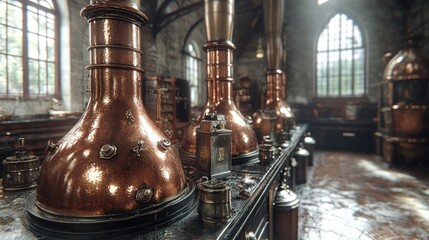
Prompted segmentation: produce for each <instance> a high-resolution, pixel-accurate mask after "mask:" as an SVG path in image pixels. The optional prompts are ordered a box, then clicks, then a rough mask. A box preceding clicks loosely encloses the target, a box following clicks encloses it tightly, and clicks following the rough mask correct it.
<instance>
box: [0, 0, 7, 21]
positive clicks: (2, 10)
mask: <svg viewBox="0 0 429 240" xmlns="http://www.w3.org/2000/svg"><path fill="white" fill-rule="evenodd" d="M6 6H7V4H6V2H4V1H0V24H4V25H6Z"/></svg>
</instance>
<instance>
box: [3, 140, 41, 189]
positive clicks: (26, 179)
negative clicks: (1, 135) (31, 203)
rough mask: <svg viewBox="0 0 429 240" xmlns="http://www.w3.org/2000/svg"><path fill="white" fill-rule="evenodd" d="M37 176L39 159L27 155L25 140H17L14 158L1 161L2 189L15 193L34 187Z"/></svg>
mask: <svg viewBox="0 0 429 240" xmlns="http://www.w3.org/2000/svg"><path fill="white" fill-rule="evenodd" d="M38 175H39V157H37V156H34V155H29V154H27V151H26V150H25V139H24V138H19V139H18V142H17V149H16V151H15V156H11V157H8V158H6V160H4V161H3V183H2V184H3V189H4V190H5V191H16V190H22V189H27V188H32V187H35V186H36V185H37V184H36V179H37V176H38Z"/></svg>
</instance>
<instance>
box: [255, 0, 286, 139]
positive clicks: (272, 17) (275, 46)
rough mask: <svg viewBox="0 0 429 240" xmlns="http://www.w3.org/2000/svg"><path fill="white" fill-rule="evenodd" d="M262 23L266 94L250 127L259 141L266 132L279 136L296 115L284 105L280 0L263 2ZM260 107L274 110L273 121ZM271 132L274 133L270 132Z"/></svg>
mask: <svg viewBox="0 0 429 240" xmlns="http://www.w3.org/2000/svg"><path fill="white" fill-rule="evenodd" d="M263 6H264V25H265V38H266V49H267V67H268V70H267V72H266V86H267V87H266V93H265V96H266V97H265V98H264V101H263V103H262V107H261V109H260V110H258V111H257V112H256V113H255V114H254V115H253V127H254V129H255V131H256V132H258V133H259V134H258V135H259V136H258V140H259V142H261V141H262V137H263V136H265V135H270V136H271V135H278V134H280V133H281V132H282V131H290V130H291V129H292V128H293V127H294V126H295V116H294V114H293V112H292V109H291V108H290V107H289V105H288V104H287V102H286V100H285V99H283V97H285V92H286V89H284V88H286V77H285V76H284V74H283V72H282V70H280V66H281V54H282V52H283V44H282V37H281V32H282V27H283V12H284V1H283V0H267V1H264V5H263ZM263 110H270V111H274V112H275V114H276V118H277V119H276V120H275V123H274V126H272V125H273V123H272V121H271V120H269V119H267V118H265V117H264V116H263V113H262V111H263ZM272 131H274V133H273V132H272Z"/></svg>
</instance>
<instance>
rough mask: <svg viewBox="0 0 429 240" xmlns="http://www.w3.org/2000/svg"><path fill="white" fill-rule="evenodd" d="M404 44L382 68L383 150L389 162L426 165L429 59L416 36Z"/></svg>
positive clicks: (428, 120) (428, 149)
mask: <svg viewBox="0 0 429 240" xmlns="http://www.w3.org/2000/svg"><path fill="white" fill-rule="evenodd" d="M407 45H408V47H407V49H405V50H401V51H399V52H398V54H396V55H395V56H394V57H393V58H392V59H391V60H390V61H389V63H388V64H387V66H386V68H385V71H384V79H385V83H384V84H383V85H382V87H384V88H385V94H386V95H385V99H386V101H385V102H383V103H382V106H381V109H380V110H381V119H382V122H381V126H382V127H381V128H382V129H381V130H382V132H383V135H384V137H383V138H384V141H383V149H384V150H383V152H384V157H385V160H386V161H388V162H391V163H405V164H423V165H428V164H429V161H428V160H427V159H428V156H429V147H428V146H429V144H428V143H429V127H428V122H429V59H428V58H427V57H426V56H425V55H424V54H423V49H422V48H421V47H420V46H419V43H418V38H410V39H409V40H408V43H407Z"/></svg>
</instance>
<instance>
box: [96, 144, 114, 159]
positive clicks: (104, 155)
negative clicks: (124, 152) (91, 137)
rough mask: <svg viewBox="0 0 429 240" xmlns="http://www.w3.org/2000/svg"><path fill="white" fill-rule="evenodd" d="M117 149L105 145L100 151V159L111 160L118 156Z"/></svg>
mask: <svg viewBox="0 0 429 240" xmlns="http://www.w3.org/2000/svg"><path fill="white" fill-rule="evenodd" d="M116 151H117V149H116V147H115V146H114V145H110V144H104V145H103V146H102V147H101V149H100V158H101V159H110V158H112V157H113V156H115V155H116Z"/></svg>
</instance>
